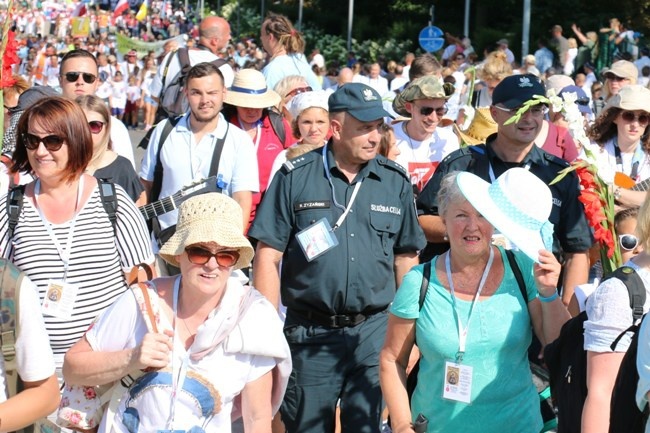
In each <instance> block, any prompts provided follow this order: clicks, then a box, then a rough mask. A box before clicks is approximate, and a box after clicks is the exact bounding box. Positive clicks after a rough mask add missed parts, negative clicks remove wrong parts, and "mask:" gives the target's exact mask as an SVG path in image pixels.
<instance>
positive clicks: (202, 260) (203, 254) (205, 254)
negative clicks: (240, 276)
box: [185, 247, 239, 268]
mask: <svg viewBox="0 0 650 433" xmlns="http://www.w3.org/2000/svg"><path fill="white" fill-rule="evenodd" d="M185 252H186V253H187V258H188V259H189V260H190V262H192V263H194V264H195V265H205V264H206V263H208V262H209V261H210V259H211V258H212V257H214V258H215V259H216V260H217V264H218V265H219V266H223V267H224V268H229V267H231V266H235V264H236V263H237V261H238V260H239V252H238V251H232V250H222V251H217V252H216V253H213V252H212V251H209V250H206V249H205V248H201V247H187V248H185Z"/></svg>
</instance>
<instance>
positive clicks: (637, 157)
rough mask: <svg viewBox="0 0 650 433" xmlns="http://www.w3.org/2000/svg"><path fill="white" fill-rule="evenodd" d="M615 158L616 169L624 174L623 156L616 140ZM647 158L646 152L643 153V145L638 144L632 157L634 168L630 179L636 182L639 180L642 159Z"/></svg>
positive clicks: (631, 170)
mask: <svg viewBox="0 0 650 433" xmlns="http://www.w3.org/2000/svg"><path fill="white" fill-rule="evenodd" d="M614 157H615V158H616V167H617V170H618V171H620V172H622V173H624V171H623V158H622V156H621V148H620V147H618V141H617V140H616V139H615V140H614ZM644 158H645V152H644V151H643V146H641V143H640V142H639V143H637V145H636V149H634V155H633V156H632V168H631V169H630V177H631V178H632V179H633V180H634V181H635V182H636V181H638V180H639V173H638V171H639V163H640V162H641V160H642V159H644Z"/></svg>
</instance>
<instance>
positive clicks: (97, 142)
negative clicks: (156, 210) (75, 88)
mask: <svg viewBox="0 0 650 433" xmlns="http://www.w3.org/2000/svg"><path fill="white" fill-rule="evenodd" d="M76 101H77V104H79V106H80V107H81V109H82V110H83V111H84V114H85V115H86V118H87V119H88V127H89V128H90V133H91V135H92V139H93V156H92V158H91V160H90V162H89V163H88V166H87V167H86V173H88V174H90V175H93V176H95V177H96V178H97V179H111V181H112V182H115V183H116V184H118V185H119V186H121V187H122V188H124V191H126V193H127V194H128V195H129V197H131V199H132V200H133V201H134V202H135V204H136V206H141V205H144V204H146V203H147V197H146V195H145V192H144V188H143V187H142V183H140V179H139V178H138V175H137V173H136V172H135V170H134V169H133V165H131V162H130V161H129V160H128V159H126V158H124V157H123V156H120V155H118V154H117V153H115V152H114V151H113V146H112V143H111V134H110V131H111V115H110V113H109V111H108V107H107V106H106V104H105V103H104V101H103V100H102V99H101V98H99V97H97V96H95V95H84V96H79V97H78V98H77V99H76Z"/></svg>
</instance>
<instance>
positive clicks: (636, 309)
mask: <svg viewBox="0 0 650 433" xmlns="http://www.w3.org/2000/svg"><path fill="white" fill-rule="evenodd" d="M611 277H615V278H618V279H619V280H621V281H622V282H623V283H624V284H625V287H627V291H628V295H629V297H630V308H631V309H632V315H633V322H634V323H636V322H638V321H639V319H641V317H642V316H643V305H644V304H645V298H646V290H645V286H644V285H643V281H642V280H641V277H639V275H638V274H637V273H636V272H635V271H634V269H633V268H631V267H629V266H623V267H620V268H618V269H616V270H615V271H614V272H613V273H612V274H611V275H610V276H609V277H608V278H611ZM586 320H587V313H586V312H585V311H583V312H581V313H580V314H579V315H577V316H576V317H574V318H572V319H570V320H569V321H568V322H566V323H565V324H564V325H563V326H562V330H561V331H560V335H559V336H558V338H557V339H556V340H555V341H553V342H552V343H549V344H548V345H547V346H546V347H545V348H544V361H545V362H546V365H547V367H548V370H549V372H550V382H551V394H552V396H553V398H554V400H555V404H556V407H557V416H558V429H557V431H558V433H567V432H568V433H579V432H580V431H581V427H582V408H583V406H584V404H585V400H586V398H587V352H586V351H585V350H584V323H585V321H586ZM632 328H633V327H631V328H630V329H629V330H632V331H633V332H636V331H635V330H633V329H632ZM629 330H626V331H624V332H623V333H622V334H621V335H620V336H619V338H617V339H616V341H615V342H617V341H618V340H619V339H620V338H621V337H622V336H623V335H624V334H625V333H627V332H628V331H629ZM630 348H631V346H630ZM637 379H638V376H637ZM634 389H635V390H636V382H635V383H634ZM632 394H634V392H632ZM634 406H635V407H636V403H634Z"/></svg>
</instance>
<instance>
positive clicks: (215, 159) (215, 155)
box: [208, 122, 230, 176]
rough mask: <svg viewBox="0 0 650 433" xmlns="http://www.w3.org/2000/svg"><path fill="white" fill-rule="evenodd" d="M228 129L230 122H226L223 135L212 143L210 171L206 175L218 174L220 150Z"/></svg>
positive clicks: (223, 144) (224, 142)
mask: <svg viewBox="0 0 650 433" xmlns="http://www.w3.org/2000/svg"><path fill="white" fill-rule="evenodd" d="M229 129H230V122H226V132H224V133H223V137H221V138H220V139H218V140H217V142H216V143H215V144H214V151H213V152H212V161H211V162H210V171H209V172H208V176H218V174H219V161H220V160H221V152H222V151H223V147H224V146H225V144H226V139H227V138H228V131H229Z"/></svg>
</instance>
